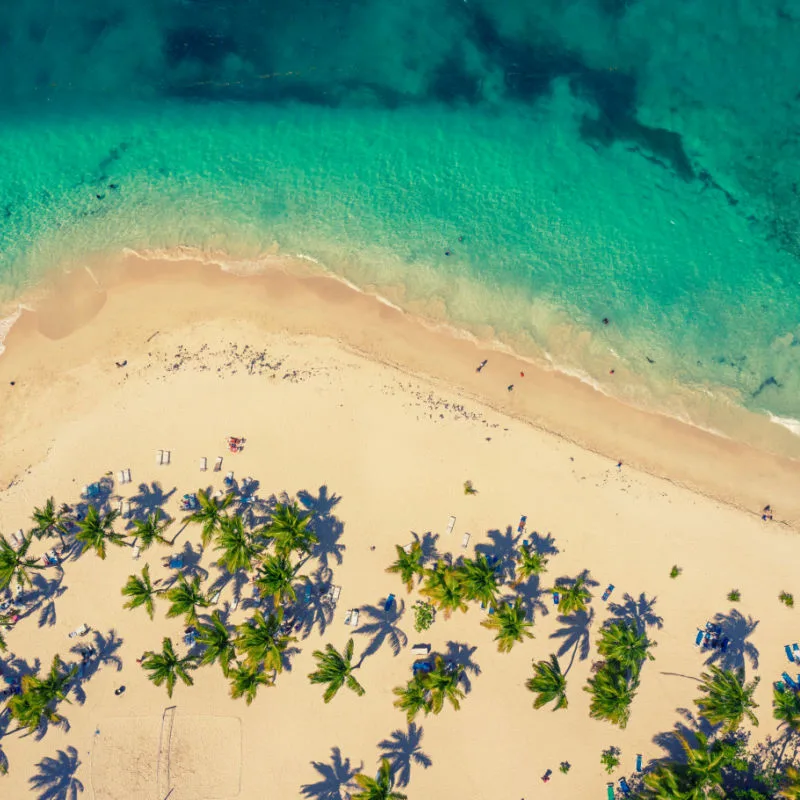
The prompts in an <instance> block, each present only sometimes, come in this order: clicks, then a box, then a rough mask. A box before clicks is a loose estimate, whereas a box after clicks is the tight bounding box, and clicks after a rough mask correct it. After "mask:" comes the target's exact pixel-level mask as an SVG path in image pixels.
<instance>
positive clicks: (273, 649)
mask: <svg viewBox="0 0 800 800" xmlns="http://www.w3.org/2000/svg"><path fill="white" fill-rule="evenodd" d="M282 620H283V611H282V610H281V609H278V610H277V612H276V613H275V614H270V615H269V616H268V617H265V616H264V614H263V613H262V612H261V611H256V613H255V614H254V615H253V618H252V619H251V620H249V621H248V622H245V623H244V625H239V626H238V627H237V629H236V630H237V631H238V633H239V636H238V638H237V639H236V649H237V650H238V651H239V652H240V653H243V654H244V655H246V656H247V663H248V664H249V665H250V666H251V667H256V666H259V665H261V664H263V666H264V669H268V670H269V669H271V670H274V671H275V672H283V653H284V651H285V650H286V648H287V647H288V646H289V644H290V642H295V641H297V640H296V639H295V638H294V637H293V636H285V635H283V634H282V633H281V632H280V631H281V621H282Z"/></svg>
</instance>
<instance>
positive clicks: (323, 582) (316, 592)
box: [294, 564, 335, 639]
mask: <svg viewBox="0 0 800 800" xmlns="http://www.w3.org/2000/svg"><path fill="white" fill-rule="evenodd" d="M332 579H333V573H332V572H331V570H330V569H328V568H327V567H326V566H324V565H323V564H320V565H319V566H318V567H317V569H316V570H315V571H314V573H312V575H311V576H310V578H309V580H310V583H311V586H312V590H311V593H310V594H309V595H308V601H307V602H306V594H305V585H303V586H301V587H300V588H297V603H296V604H295V608H294V611H295V615H296V618H297V624H296V625H295V629H294V630H295V634H296V635H299V636H300V638H301V639H307V638H308V637H309V636H310V635H311V632H312V631H313V630H314V626H317V627H318V628H319V633H320V635H322V634H323V633H325V629H326V628H327V627H328V625H330V624H331V622H333V615H334V612H335V608H334V607H333V606H332V605H331V604H330V601H328V600H325V599H324V595H325V591H324V590H325V589H326V588H327V587H328V586H329V585H330V582H331V580H332Z"/></svg>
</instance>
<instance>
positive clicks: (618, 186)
mask: <svg viewBox="0 0 800 800" xmlns="http://www.w3.org/2000/svg"><path fill="white" fill-rule="evenodd" d="M5 6H6V7H4V8H2V9H0V74H1V75H2V76H3V80H2V81H0V282H2V283H3V284H4V285H5V286H6V289H7V294H8V293H15V292H19V291H21V290H22V289H24V288H25V287H26V286H27V285H29V284H30V283H31V282H34V281H35V280H36V277H37V276H38V275H39V274H41V272H42V271H43V270H47V269H53V268H58V267H59V266H60V265H62V264H63V263H64V260H65V259H73V260H74V259H79V257H80V255H81V254H85V253H88V252H93V251H98V250H101V251H102V250H114V249H118V248H120V247H124V246H129V247H136V248H142V247H167V246H172V245H176V244H182V245H191V246H196V247H201V248H205V249H215V250H225V251H227V252H229V253H230V254H231V257H232V258H255V257H257V256H258V254H259V253H262V252H265V251H267V250H269V249H271V248H273V247H275V246H277V247H278V248H279V249H280V250H282V251H285V252H288V253H305V254H307V255H310V256H313V257H314V258H316V259H318V260H319V261H321V262H322V263H323V264H324V265H325V266H326V267H327V268H328V269H330V270H332V271H334V272H336V273H338V274H341V275H343V276H345V277H347V278H348V279H349V280H351V281H353V282H355V283H356V284H358V285H360V286H363V287H368V288H375V289H376V290H379V291H383V292H385V293H386V294H388V295H389V296H391V297H392V299H394V300H397V301H398V302H400V304H401V305H405V306H407V307H409V308H411V309H414V310H417V311H420V312H422V313H427V314H429V315H438V316H441V315H442V314H443V313H445V312H443V311H442V309H446V313H445V316H446V317H447V318H448V319H449V320H451V321H453V322H455V323H457V324H458V325H461V326H464V327H468V328H472V329H473V330H481V331H484V330H486V326H491V328H492V329H493V330H494V331H495V333H496V335H497V336H498V337H500V338H502V339H504V340H505V341H507V342H509V343H512V344H513V345H514V346H515V347H518V348H519V349H521V350H524V351H526V352H530V353H531V354H539V355H541V354H543V353H547V354H549V356H550V357H551V358H552V359H553V360H554V361H555V362H556V363H557V364H559V365H561V366H563V367H564V368H567V369H573V370H577V371H580V372H581V373H582V374H585V375H588V376H590V377H591V378H592V379H593V380H595V381H597V382H599V383H603V384H604V385H605V386H607V387H609V389H610V390H611V391H615V392H617V393H618V394H621V395H623V396H627V397H629V398H630V399H633V400H635V401H637V402H641V403H645V404H651V405H652V404H655V405H658V406H660V407H662V408H664V409H666V410H669V411H670V412H671V413H678V414H684V415H685V414H688V415H690V416H692V415H694V414H696V413H699V412H698V408H699V405H700V404H701V403H703V402H707V398H708V397H709V396H712V397H714V398H716V401H718V402H720V403H728V402H733V403H737V404H740V405H743V406H745V407H747V408H750V409H753V410H755V411H758V412H763V413H766V412H769V413H772V414H774V415H777V416H780V417H787V418H798V419H800V391H799V390H800V369H798V368H799V367H800V347H798V344H800V328H799V327H798V325H799V323H800V282H799V280H798V279H799V278H800V263H799V262H798V259H800V239H799V238H798V225H800V197H799V195H798V191H799V190H798V185H799V184H800V174H799V173H800V152H798V150H800V137H798V130H799V129H800V48H798V47H797V42H798V41H800V2H792V1H790V0H761V2H755V0H740V1H739V2H731V0H726V2H722V1H721V0H719V1H718V0H713V1H712V0H701V1H700V2H694V3H667V2H664V0H658V1H656V0H638V1H637V0H630V1H629V2H625V0H594V2H588V0H583V2H570V3H567V2H552V1H551V2H548V1H547V0H540V1H539V2H535V3H534V2H519V0H515V1H514V2H505V3H491V2H488V0H484V1H482V2H479V1H478V0H468V2H465V1H464V0H409V1H408V2H398V3H388V2H386V1H385V0H380V1H377V0H358V2H356V1H355V0H353V2H331V0H313V1H312V0H294V2H292V3H283V4H278V3H270V2H263V0H262V1H261V2H250V1H248V0H244V1H242V2H236V3H219V2H212V1H211V0H181V1H180V2H177V1H176V0H170V1H169V2H168V1H167V0H161V1H160V2H156V1H155V0H150V1H149V2H147V1H143V0H124V1H123V0H108V2H102V3H101V2H93V3H87V2H82V3H65V2H60V1H59V0H36V1H35V2H32V1H31V0H26V2H22V3H18V4H10V3H8V4H5ZM604 318H607V319H608V320H609V324H608V325H604V324H603V322H602V320H603V319H604ZM610 369H615V370H616V373H615V377H614V378H613V379H612V378H610V376H609V370H610ZM701 416H702V415H701ZM712 416H713V415H712ZM697 421H699V422H704V421H706V422H707V420H704V419H697Z"/></svg>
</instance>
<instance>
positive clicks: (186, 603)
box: [167, 572, 211, 625]
mask: <svg viewBox="0 0 800 800" xmlns="http://www.w3.org/2000/svg"><path fill="white" fill-rule="evenodd" d="M167 600H169V601H170V603H172V605H171V606H170V607H169V610H168V611H167V616H168V617H179V616H181V615H182V614H184V615H185V616H186V624H187V625H194V624H195V623H196V622H197V609H198V608H208V607H209V605H211V603H210V602H209V600H208V599H207V598H206V596H205V595H204V594H203V593H202V592H201V591H200V576H199V575H195V576H194V577H193V578H192V580H191V581H188V580H186V577H185V576H184V574H183V573H182V572H181V573H179V574H178V583H177V584H176V585H175V586H173V587H172V588H171V589H170V590H169V591H168V592H167Z"/></svg>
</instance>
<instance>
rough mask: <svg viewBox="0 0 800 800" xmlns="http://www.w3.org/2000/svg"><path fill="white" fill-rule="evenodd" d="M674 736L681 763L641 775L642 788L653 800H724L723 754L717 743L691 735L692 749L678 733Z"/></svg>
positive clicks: (700, 734)
mask: <svg viewBox="0 0 800 800" xmlns="http://www.w3.org/2000/svg"><path fill="white" fill-rule="evenodd" d="M675 737H676V738H677V740H678V742H679V743H680V745H681V747H682V748H683V752H684V754H685V756H686V760H685V763H680V764H677V763H667V764H662V765H660V766H658V767H657V768H656V769H655V770H654V771H653V772H649V773H648V774H646V775H645V778H644V785H645V787H646V789H647V790H648V794H647V796H648V797H652V798H653V800H705V798H713V797H716V798H724V797H725V796H726V795H725V791H724V789H723V787H722V770H723V768H724V767H725V766H726V763H727V762H726V755H725V751H724V749H723V748H722V747H720V746H719V745H718V743H714V744H710V743H709V740H708V737H706V736H704V735H703V734H702V733H700V732H699V731H698V732H697V733H695V738H696V739H697V746H696V747H692V746H691V745H690V744H689V742H688V740H687V739H686V737H685V736H684V735H683V734H682V733H678V732H676V733H675Z"/></svg>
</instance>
